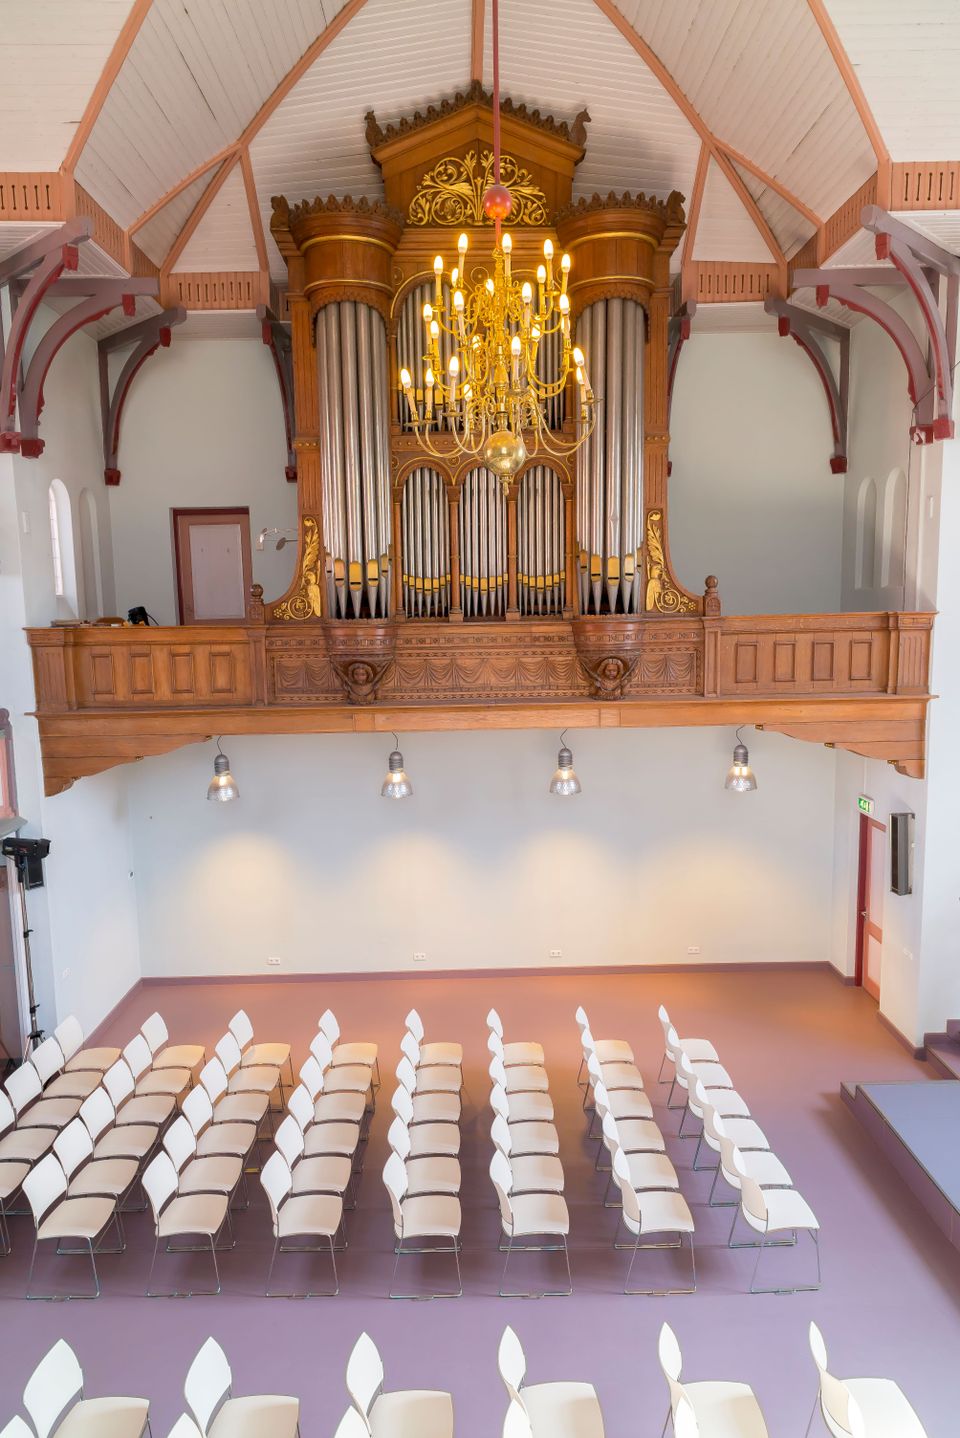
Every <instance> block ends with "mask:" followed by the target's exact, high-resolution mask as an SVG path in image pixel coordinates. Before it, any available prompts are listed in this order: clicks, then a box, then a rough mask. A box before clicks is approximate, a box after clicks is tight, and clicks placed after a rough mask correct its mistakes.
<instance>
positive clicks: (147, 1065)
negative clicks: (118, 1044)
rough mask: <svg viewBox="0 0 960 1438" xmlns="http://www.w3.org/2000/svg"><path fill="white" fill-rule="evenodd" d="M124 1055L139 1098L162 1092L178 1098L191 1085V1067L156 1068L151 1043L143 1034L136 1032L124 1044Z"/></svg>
mask: <svg viewBox="0 0 960 1438" xmlns="http://www.w3.org/2000/svg"><path fill="white" fill-rule="evenodd" d="M123 1057H124V1059H125V1060H126V1064H127V1067H128V1068H129V1070H130V1072H131V1073H132V1074H133V1081H134V1086H135V1092H136V1094H137V1097H138V1098H144V1097H151V1096H153V1095H154V1094H161V1095H169V1097H170V1098H172V1099H178V1098H179V1097H180V1095H181V1094H182V1093H186V1091H187V1089H188V1088H189V1087H190V1084H191V1081H192V1079H191V1074H190V1070H189V1069H185V1068H175V1069H172V1068H166V1069H155V1068H154V1067H153V1055H152V1054H151V1052H150V1045H149V1044H148V1043H147V1041H146V1039H145V1038H144V1037H143V1034H134V1036H133V1038H132V1039H131V1040H130V1042H129V1043H128V1044H126V1045H125V1046H124V1050H123Z"/></svg>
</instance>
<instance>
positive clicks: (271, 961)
mask: <svg viewBox="0 0 960 1438" xmlns="http://www.w3.org/2000/svg"><path fill="white" fill-rule="evenodd" d="M267 963H268V965H269V966H270V968H271V969H279V967H280V960H279V959H278V958H277V956H276V954H271V955H270V957H269V958H268V959H267Z"/></svg>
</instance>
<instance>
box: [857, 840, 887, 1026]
mask: <svg viewBox="0 0 960 1438" xmlns="http://www.w3.org/2000/svg"><path fill="white" fill-rule="evenodd" d="M886 875H887V829H886V825H885V824H881V823H880V821H879V820H878V819H871V818H868V817H867V815H866V814H863V815H861V817H860V874H859V883H858V885H857V982H858V983H860V984H862V985H863V987H864V988H865V989H866V991H867V993H868V994H870V995H871V997H872V998H875V999H877V1000H879V998H880V965H881V959H882V956H883V896H884V892H885V890H886Z"/></svg>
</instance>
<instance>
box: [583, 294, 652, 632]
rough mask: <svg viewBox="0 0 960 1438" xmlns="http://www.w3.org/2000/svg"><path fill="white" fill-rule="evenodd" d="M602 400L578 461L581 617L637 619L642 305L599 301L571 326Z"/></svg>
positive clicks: (640, 534)
mask: <svg viewBox="0 0 960 1438" xmlns="http://www.w3.org/2000/svg"><path fill="white" fill-rule="evenodd" d="M577 338H578V342H579V344H580V345H581V347H582V348H583V349H584V351H585V352H586V353H587V354H588V355H589V356H590V378H591V383H592V384H593V388H594V391H595V393H596V394H597V396H598V397H599V398H601V399H602V401H603V402H602V404H600V405H599V406H598V418H597V423H596V427H595V429H594V431H593V434H592V435H591V436H590V437H589V439H588V440H587V441H586V443H585V444H584V445H583V447H582V448H581V450H580V451H579V453H578V456H577V544H578V547H579V551H580V605H581V610H582V612H583V613H584V614H606V613H610V614H617V613H619V614H637V613H639V612H640V611H641V609H642V607H643V600H642V595H641V574H642V562H641V559H642V544H643V532H642V531H643V525H642V512H643V346H644V339H645V319H644V312H643V308H642V306H641V305H639V304H638V303H637V302H636V301H635V300H629V299H603V300H597V301H596V302H595V303H594V304H592V305H589V306H588V307H587V308H586V309H585V310H584V312H583V314H582V315H581V317H580V320H579V323H578V326H577Z"/></svg>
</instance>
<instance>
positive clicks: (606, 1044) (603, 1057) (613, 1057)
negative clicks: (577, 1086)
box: [574, 1004, 636, 1083]
mask: <svg viewBox="0 0 960 1438" xmlns="http://www.w3.org/2000/svg"><path fill="white" fill-rule="evenodd" d="M574 1017H575V1018H576V1020H577V1027H578V1028H579V1030H580V1043H581V1047H582V1045H583V1032H584V1029H586V1030H588V1031H589V1032H590V1033H591V1034H592V1029H591V1026H590V1020H589V1019H588V1018H587V1011H586V1009H585V1008H584V1007H583V1005H582V1004H581V1005H580V1007H579V1008H578V1009H577V1012H576V1014H575V1015H574ZM593 1046H594V1051H595V1052H596V1055H597V1059H598V1060H599V1062H600V1063H601V1064H632V1063H636V1059H635V1058H634V1054H633V1049H632V1048H631V1046H630V1044H628V1043H627V1040H626V1039H594V1040H593ZM585 1067H586V1059H585V1058H581V1060H580V1068H579V1070H578V1071H577V1082H578V1083H583V1082H585V1080H584V1079H583V1070H584V1069H585Z"/></svg>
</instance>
